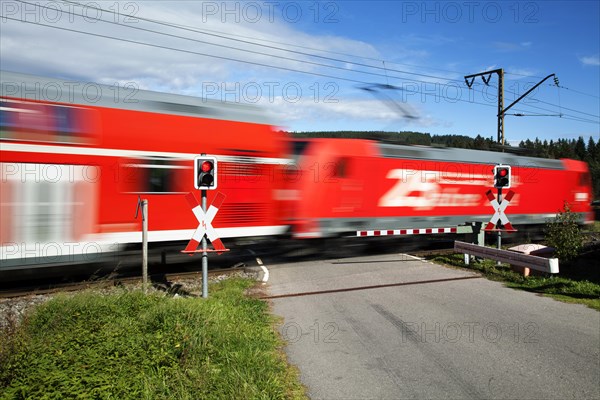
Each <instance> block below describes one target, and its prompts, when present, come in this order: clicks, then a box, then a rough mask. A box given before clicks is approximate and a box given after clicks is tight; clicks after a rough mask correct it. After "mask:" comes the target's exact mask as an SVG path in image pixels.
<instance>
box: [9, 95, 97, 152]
mask: <svg viewBox="0 0 600 400" xmlns="http://www.w3.org/2000/svg"><path fill="white" fill-rule="evenodd" d="M92 123H93V119H92V115H91V111H90V110H87V109H84V108H80V107H71V106H62V105H57V104H46V103H36V102H28V101H21V100H10V99H2V101H0V132H1V133H0V135H1V137H2V139H9V140H11V139H12V140H27V141H36V142H57V143H83V142H89V141H90V139H91V137H90V132H89V131H88V130H87V129H86V127H87V125H88V124H92Z"/></svg>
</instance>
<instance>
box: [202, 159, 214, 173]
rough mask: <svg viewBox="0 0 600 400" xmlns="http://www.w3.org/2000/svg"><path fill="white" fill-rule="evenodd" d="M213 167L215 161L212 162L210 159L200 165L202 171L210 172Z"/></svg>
mask: <svg viewBox="0 0 600 400" xmlns="http://www.w3.org/2000/svg"><path fill="white" fill-rule="evenodd" d="M212 169H213V163H211V162H210V161H204V162H203V163H202V165H201V166H200V170H201V171H202V172H209V171H210V170H212Z"/></svg>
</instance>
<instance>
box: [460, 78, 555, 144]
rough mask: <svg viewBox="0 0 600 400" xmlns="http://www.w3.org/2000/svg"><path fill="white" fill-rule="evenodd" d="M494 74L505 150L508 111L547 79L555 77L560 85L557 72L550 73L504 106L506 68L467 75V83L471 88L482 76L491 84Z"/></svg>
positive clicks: (500, 132)
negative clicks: (505, 126) (505, 119)
mask: <svg viewBox="0 0 600 400" xmlns="http://www.w3.org/2000/svg"><path fill="white" fill-rule="evenodd" d="M492 74H498V143H500V144H501V145H502V151H504V116H505V115H506V112H507V111H508V110H509V109H510V108H511V107H512V106H514V105H515V104H517V103H518V102H519V101H521V100H522V99H523V98H524V97H525V96H527V95H528V94H529V93H531V92H533V91H534V90H535V89H536V88H537V87H538V86H540V85H541V84H542V83H544V82H545V81H546V80H547V79H549V78H551V77H554V84H555V85H556V86H558V77H557V76H556V74H550V75H548V76H547V77H545V78H544V79H542V80H541V81H539V82H538V83H537V84H535V85H534V86H533V87H532V88H531V89H529V90H528V91H526V92H525V93H523V94H522V95H521V96H520V97H519V98H518V99H516V100H515V101H513V102H512V103H511V104H510V105H509V106H508V107H506V108H504V70H503V69H502V68H500V69H494V70H491V71H485V72H480V73H478V74H472V75H465V83H466V84H467V86H468V87H469V89H471V87H472V86H473V81H474V80H475V78H476V77H478V76H481V79H482V80H483V83H485V84H486V85H487V86H489V83H490V80H491V79H492Z"/></svg>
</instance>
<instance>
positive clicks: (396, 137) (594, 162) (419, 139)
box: [291, 131, 600, 199]
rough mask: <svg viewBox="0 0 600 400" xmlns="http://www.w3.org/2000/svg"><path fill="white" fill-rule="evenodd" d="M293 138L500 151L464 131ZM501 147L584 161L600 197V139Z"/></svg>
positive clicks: (321, 134)
mask: <svg viewBox="0 0 600 400" xmlns="http://www.w3.org/2000/svg"><path fill="white" fill-rule="evenodd" d="M291 135H292V136H293V137H296V138H306V137H311V138H314V137H317V138H318V137H323V138H355V139H372V140H379V141H383V142H386V143H395V144H405V145H423V146H443V147H457V148H461V149H473V150H489V151H502V150H503V148H502V146H500V145H498V144H497V143H496V141H495V140H494V139H493V138H491V137H490V138H484V137H482V136H481V135H477V136H476V137H475V138H472V137H470V136H465V135H431V134H429V133H421V132H410V131H408V132H384V131H371V132H358V131H335V132H291ZM504 151H507V152H513V153H517V154H519V155H523V156H530V157H541V158H554V159H559V158H572V159H575V160H582V161H585V162H587V163H588V165H589V168H590V172H591V175H592V185H593V188H594V198H595V199H600V139H599V140H598V141H597V142H596V141H594V139H593V138H590V139H589V140H588V142H587V143H586V142H585V140H584V139H583V138H582V137H579V139H558V140H557V141H553V140H550V142H548V141H547V140H544V141H543V142H542V141H540V140H539V139H538V138H535V140H534V141H531V140H529V139H527V140H525V141H521V143H519V146H518V147H515V146H508V145H507V146H504Z"/></svg>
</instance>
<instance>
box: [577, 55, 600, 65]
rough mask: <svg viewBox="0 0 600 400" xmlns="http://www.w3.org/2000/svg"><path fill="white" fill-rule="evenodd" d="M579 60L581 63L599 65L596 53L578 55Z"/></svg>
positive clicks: (599, 59) (599, 60)
mask: <svg viewBox="0 0 600 400" xmlns="http://www.w3.org/2000/svg"><path fill="white" fill-rule="evenodd" d="M579 61H580V62H581V63H582V64H583V65H591V66H594V67H598V66H600V57H599V56H598V55H597V54H596V55H593V56H583V57H579Z"/></svg>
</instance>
